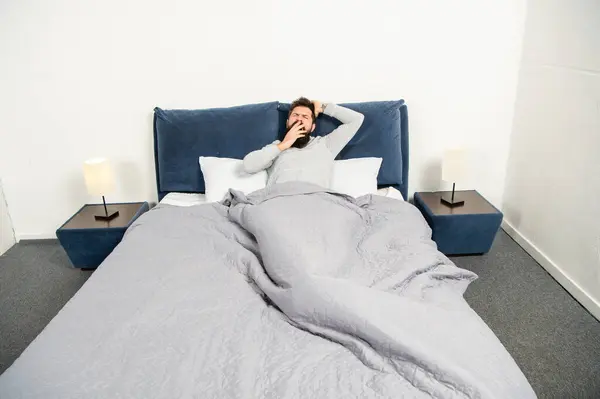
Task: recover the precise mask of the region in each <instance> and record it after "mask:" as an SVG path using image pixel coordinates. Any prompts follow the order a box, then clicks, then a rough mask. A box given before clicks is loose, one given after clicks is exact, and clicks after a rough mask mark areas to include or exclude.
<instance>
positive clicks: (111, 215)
mask: <svg viewBox="0 0 600 399" xmlns="http://www.w3.org/2000/svg"><path fill="white" fill-rule="evenodd" d="M117 216H119V211H114V212H113V213H109V214H106V215H94V219H96V220H102V221H104V222H109V221H111V220H113V219H114V218H116V217H117Z"/></svg>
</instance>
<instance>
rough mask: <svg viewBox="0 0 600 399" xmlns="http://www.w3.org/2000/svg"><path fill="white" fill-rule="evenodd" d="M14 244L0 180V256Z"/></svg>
mask: <svg viewBox="0 0 600 399" xmlns="http://www.w3.org/2000/svg"><path fill="white" fill-rule="evenodd" d="M14 243H15V235H14V233H13V228H12V223H11V221H10V215H9V214H8V207H7V205H6V200H5V198H4V191H3V190H2V180H0V255H2V254H3V253H5V252H6V251H7V250H8V249H9V248H10V247H12V246H13V245H14Z"/></svg>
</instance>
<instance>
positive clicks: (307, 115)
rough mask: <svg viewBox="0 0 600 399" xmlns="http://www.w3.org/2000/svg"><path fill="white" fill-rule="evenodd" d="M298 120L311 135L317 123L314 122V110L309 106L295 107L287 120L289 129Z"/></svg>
mask: <svg viewBox="0 0 600 399" xmlns="http://www.w3.org/2000/svg"><path fill="white" fill-rule="evenodd" d="M296 121H298V122H299V123H301V124H302V126H304V129H306V131H307V132H308V133H309V135H310V133H312V132H313V130H315V127H316V125H315V124H314V123H313V120H312V112H310V109H309V108H308V107H303V106H298V107H296V108H294V109H293V110H292V113H291V114H290V116H289V118H288V120H287V123H286V127H287V128H288V129H289V127H290V126H292V125H293V124H294V122H296Z"/></svg>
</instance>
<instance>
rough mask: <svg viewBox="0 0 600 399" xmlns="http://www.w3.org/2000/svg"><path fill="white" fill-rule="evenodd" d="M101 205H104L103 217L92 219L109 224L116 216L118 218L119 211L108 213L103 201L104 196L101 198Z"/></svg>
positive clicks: (95, 216) (98, 216)
mask: <svg viewBox="0 0 600 399" xmlns="http://www.w3.org/2000/svg"><path fill="white" fill-rule="evenodd" d="M102 205H104V215H94V219H96V220H102V221H103V222H109V221H111V220H113V219H114V218H116V217H117V216H119V211H114V212H113V213H108V208H107V207H106V200H105V199H104V195H103V196H102Z"/></svg>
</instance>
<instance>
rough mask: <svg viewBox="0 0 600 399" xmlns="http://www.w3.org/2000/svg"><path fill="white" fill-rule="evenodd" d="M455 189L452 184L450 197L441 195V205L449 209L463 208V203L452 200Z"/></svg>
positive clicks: (454, 184)
mask: <svg viewBox="0 0 600 399" xmlns="http://www.w3.org/2000/svg"><path fill="white" fill-rule="evenodd" d="M455 188H456V183H452V194H451V195H443V194H442V196H441V201H442V204H444V205H446V206H449V207H450V208H454V207H457V206H463V205H464V204H465V201H463V200H456V199H454V189H455Z"/></svg>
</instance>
